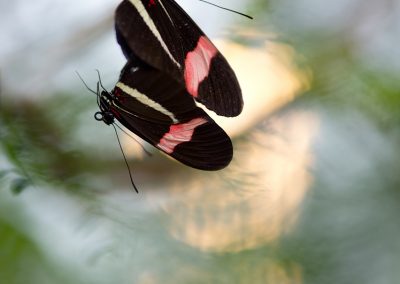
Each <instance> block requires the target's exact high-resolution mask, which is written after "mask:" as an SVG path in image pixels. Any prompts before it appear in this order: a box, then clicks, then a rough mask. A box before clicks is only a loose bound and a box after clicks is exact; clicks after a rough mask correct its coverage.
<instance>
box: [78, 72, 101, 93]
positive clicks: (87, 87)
mask: <svg viewBox="0 0 400 284" xmlns="http://www.w3.org/2000/svg"><path fill="white" fill-rule="evenodd" d="M75 73H76V75H78V77H79V79H81V81H82V83H83V84H84V85H85V87H86V89H88V90H89V91H90V92H92V93H93V94H95V95H96V96H98V92H97V93H96V92H95V91H93V90H92V89H91V88H89V86H88V85H87V84H86V82H85V81H84V80H83V78H82V76H81V74H79V73H78V71H75Z"/></svg>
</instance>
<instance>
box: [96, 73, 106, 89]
mask: <svg viewBox="0 0 400 284" xmlns="http://www.w3.org/2000/svg"><path fill="white" fill-rule="evenodd" d="M96 72H97V76H98V77H99V82H100V86H101V87H102V88H103V90H104V91H106V92H107V93H108V91H107V89H106V88H104V86H103V83H102V82H101V77H100V71H99V69H96Z"/></svg>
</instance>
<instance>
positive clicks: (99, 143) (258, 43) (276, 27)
mask: <svg viewBox="0 0 400 284" xmlns="http://www.w3.org/2000/svg"><path fill="white" fill-rule="evenodd" d="M177 2H178V3H179V4H181V5H182V6H183V7H184V8H185V10H186V11H187V12H188V13H189V14H190V15H191V16H192V17H193V19H194V20H195V21H196V22H197V23H198V24H199V25H200V26H201V27H202V29H203V30H204V31H205V32H206V33H207V34H208V35H209V36H210V37H211V38H212V39H213V40H214V41H215V43H216V45H217V46H218V47H219V49H220V50H221V52H222V53H223V54H224V55H225V57H226V58H227V59H228V61H229V62H230V63H231V65H232V67H233V69H234V70H235V71H236V73H237V76H238V78H239V81H240V83H241V86H242V90H243V97H244V101H245V109H244V111H243V113H242V114H241V115H240V116H239V117H237V118H229V119H227V118H218V117H215V116H214V117H215V119H216V120H217V121H218V122H219V123H220V125H221V126H222V127H223V128H224V129H226V131H227V132H228V133H229V134H230V135H231V137H232V139H233V144H234V160H233V161H232V163H231V165H230V166H229V167H227V168H226V169H224V170H222V171H218V172H202V171H197V170H194V169H191V168H188V167H186V166H183V165H181V164H179V163H177V162H175V161H173V160H171V159H169V158H167V157H166V156H164V155H163V154H161V153H159V152H158V151H157V150H155V149H153V148H152V147H151V146H149V145H147V144H145V143H143V145H144V147H145V148H146V149H147V150H149V151H151V152H152V154H153V155H152V156H151V157H149V156H147V155H146V154H144V152H143V149H142V148H141V146H140V145H138V144H137V143H136V142H134V141H132V139H131V138H129V137H126V136H125V135H124V134H121V136H120V137H121V139H122V144H123V147H124V149H125V152H126V154H127V156H128V160H129V163H130V166H131V168H132V170H133V176H134V180H135V183H136V185H137V186H138V188H139V191H140V193H139V194H136V193H135V192H134V191H133V188H132V186H131V184H130V180H129V175H128V170H127V169H126V166H125V163H124V160H123V157H122V154H121V152H120V150H119V146H118V144H117V140H116V137H115V134H114V131H113V129H112V128H111V127H107V126H106V125H105V124H104V123H99V122H97V121H95V120H94V118H93V114H94V113H95V112H96V111H97V105H96V101H95V97H94V96H93V95H92V94H90V92H88V91H87V90H86V88H85V87H84V85H83V84H82V82H81V81H80V80H79V78H78V77H77V75H76V73H75V71H78V72H79V73H80V74H81V75H82V76H83V78H84V79H85V81H86V82H87V84H88V85H89V86H91V87H93V88H94V87H95V85H96V82H97V80H98V79H97V74H96V72H95V69H99V70H100V72H101V76H102V80H103V83H104V85H105V86H106V88H108V89H109V90H112V88H113V87H114V85H115V83H116V81H117V79H118V76H119V72H120V70H121V68H122V66H123V65H124V63H125V59H124V57H123V55H122V52H121V50H120V48H119V46H118V45H117V43H116V41H115V35H114V31H113V13H114V9H115V7H116V6H117V5H118V3H119V1H116V0H96V1H94V0H86V1H79V2H77V1H75V2H71V1H65V0H56V1H54V0H52V1H50V0H36V1H24V0H14V1H6V0H1V1H0V15H1V16H0V27H1V28H0V29H1V33H0V43H1V44H0V88H1V89H0V92H1V93H0V139H1V140H0V146H1V147H0V279H1V280H0V283H7V284H8V283H41V284H43V283H74V284H77V283H85V284H86V283H138V284H153V283H283V284H286V283H288V284H289V283H295V284H302V283H307V284H308V283H315V284H321V283H323V284H329V283H335V284H337V283H341V284H343V283H349V284H350V283H351V284H354V283H371V284H377V283H379V284H381V283H382V284H385V283H388V284H389V283H390V284H392V283H400V269H399V268H400V240H399V235H400V222H399V221H398V219H397V218H398V217H399V216H400V192H399V190H400V175H399V174H400V172H399V170H400V160H399V144H400V124H399V123H400V96H399V92H400V80H399V74H400V49H399V44H400V42H399V41H400V2H399V1H397V0H339V1H323V0H297V1H290V0H279V1H277V0H271V1H269V0H213V3H215V4H218V5H222V6H226V7H229V8H231V9H236V10H239V11H242V12H245V13H248V14H250V15H252V16H253V17H254V18H255V19H254V20H248V19H246V18H244V17H241V16H238V15H235V14H233V13H229V12H226V11H223V10H220V9H217V8H215V7H212V6H210V5H207V4H204V3H201V2H199V1H196V0H185V1H183V0H182V1H177Z"/></svg>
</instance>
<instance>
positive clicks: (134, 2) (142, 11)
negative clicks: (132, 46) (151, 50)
mask: <svg viewBox="0 0 400 284" xmlns="http://www.w3.org/2000/svg"><path fill="white" fill-rule="evenodd" d="M129 2H131V3H132V5H133V6H134V7H135V8H136V10H137V11H138V12H139V14H140V16H141V17H142V19H143V21H144V22H145V23H146V25H147V26H148V27H149V29H150V30H151V32H152V33H153V34H154V36H155V37H156V38H157V40H158V41H159V42H160V44H161V46H162V48H163V49H164V50H165V52H166V53H167V54H168V56H169V58H171V60H172V61H173V62H174V63H175V65H176V66H178V67H179V68H181V65H180V64H179V63H178V62H177V61H176V60H175V58H174V57H173V56H172V54H171V52H170V51H169V49H168V47H167V45H166V44H165V42H164V40H163V39H162V37H161V35H160V32H159V31H158V30H157V28H156V25H155V24H154V22H153V20H152V19H151V18H150V15H149V13H147V11H146V8H145V7H144V6H143V3H142V2H141V1H140V0H129ZM162 7H163V8H164V6H163V5H162ZM164 9H165V8H164ZM167 15H168V14H167ZM168 17H169V15H168Z"/></svg>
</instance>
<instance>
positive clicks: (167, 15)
mask: <svg viewBox="0 0 400 284" xmlns="http://www.w3.org/2000/svg"><path fill="white" fill-rule="evenodd" d="M115 29H116V34H117V40H118V42H119V44H120V45H121V48H122V50H123V52H124V54H125V56H126V57H127V58H128V59H129V58H132V57H138V58H140V59H141V60H143V61H144V62H146V63H147V64H149V65H151V66H153V67H155V68H156V69H158V70H161V71H163V72H165V73H168V74H169V75H170V76H171V77H173V78H174V79H175V80H177V81H178V82H180V83H181V84H184V85H185V86H186V89H187V92H188V93H189V94H190V95H191V96H193V97H194V98H195V99H196V100H197V101H199V102H201V103H202V104H204V105H205V106H206V107H207V108H209V109H210V110H213V111H215V112H216V113H217V114H219V115H223V116H236V115H238V114H240V112H241V111H242V108H243V99H242V95H241V90H240V86H239V83H238V81H237V78H236V76H235V74H234V72H233V70H232V68H231V67H230V66H229V64H228V62H227V61H226V59H225V58H224V57H223V56H222V54H221V53H220V52H219V51H218V50H217V48H216V47H215V46H214V45H213V43H211V41H210V40H209V39H208V38H207V36H205V35H204V33H203V32H202V31H201V29H200V28H199V27H198V26H197V25H196V23H194V21H193V20H192V19H191V18H190V17H189V16H188V15H187V14H186V12H185V11H184V10H183V9H182V8H181V7H180V6H179V5H178V4H177V3H176V2H175V1H173V0H124V1H123V2H122V3H121V4H120V5H119V6H118V8H117V10H116V14H115Z"/></svg>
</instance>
